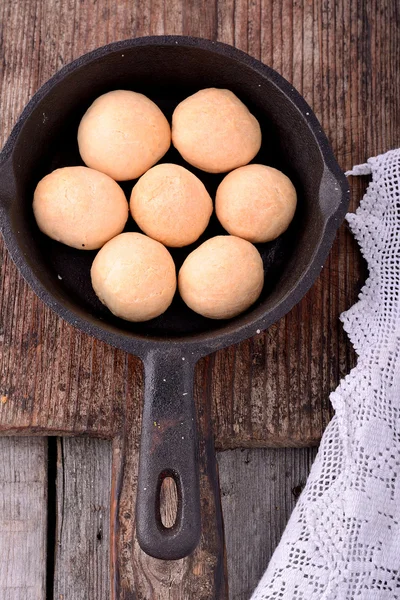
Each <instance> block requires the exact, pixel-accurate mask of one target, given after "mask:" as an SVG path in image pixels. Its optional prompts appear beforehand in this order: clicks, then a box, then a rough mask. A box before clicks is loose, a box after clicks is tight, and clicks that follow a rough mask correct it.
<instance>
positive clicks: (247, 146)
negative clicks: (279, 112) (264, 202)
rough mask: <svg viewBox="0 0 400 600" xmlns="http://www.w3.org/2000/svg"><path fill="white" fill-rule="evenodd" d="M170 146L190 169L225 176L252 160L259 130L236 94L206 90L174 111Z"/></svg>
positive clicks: (257, 149) (190, 97)
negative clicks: (225, 173)
mask: <svg viewBox="0 0 400 600" xmlns="http://www.w3.org/2000/svg"><path fill="white" fill-rule="evenodd" d="M172 142H173V144H174V146H175V148H177V150H178V151H179V152H180V153H181V155H182V156H183V158H184V159H185V160H186V161H187V162H188V163H190V164H191V165H193V166H195V167H197V168H199V169H202V170H203V171H208V172H209V173H224V172H226V171H230V170H232V169H236V167H240V166H242V165H246V164H247V163H248V162H250V161H251V160H252V158H254V157H255V155H256V154H257V152H258V151H259V149H260V146H261V129H260V125H259V123H258V121H257V119H256V118H255V117H254V116H253V115H252V114H251V113H250V112H249V110H248V109H247V108H246V106H245V105H244V104H243V102H241V101H240V100H239V98H238V97H237V96H235V94H233V93H232V92H230V91H229V90H221V89H217V88H207V89H205V90H200V91H199V92H197V93H196V94H193V96H189V98H186V100H183V102H181V103H180V104H178V106H177V107H176V109H175V111H174V114H173V116H172Z"/></svg>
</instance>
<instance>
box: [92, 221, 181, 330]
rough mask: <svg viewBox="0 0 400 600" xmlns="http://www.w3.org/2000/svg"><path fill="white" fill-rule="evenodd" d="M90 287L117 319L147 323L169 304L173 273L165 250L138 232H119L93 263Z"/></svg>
mask: <svg viewBox="0 0 400 600" xmlns="http://www.w3.org/2000/svg"><path fill="white" fill-rule="evenodd" d="M91 277H92V285H93V289H94V291H95V292H96V294H97V296H98V297H99V298H100V300H101V301H102V302H103V304H105V305H106V306H107V307H108V308H109V309H110V311H111V312H112V313H113V314H114V315H116V316H117V317H121V318H122V319H126V320H127V321H137V322H138V321H147V320H148V319H153V318H155V317H158V316H159V315H161V314H162V313H163V312H165V311H166V310H167V308H168V306H169V305H170V304H171V302H172V299H173V297H174V294H175V290H176V271H175V264H174V261H173V260H172V256H171V255H170V253H169V252H168V250H167V249H166V248H165V246H163V245H162V244H160V243H159V242H156V241H155V240H152V239H151V238H149V237H147V236H145V235H142V234H141V233H122V234H121V235H118V236H117V237H115V238H114V239H112V240H110V241H109V242H108V243H107V244H106V245H105V246H103V248H102V249H101V250H100V252H99V253H98V254H97V256H96V258H95V259H94V261H93V265H92V269H91Z"/></svg>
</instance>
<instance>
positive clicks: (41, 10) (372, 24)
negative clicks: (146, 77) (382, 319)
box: [0, 0, 400, 598]
mask: <svg viewBox="0 0 400 600" xmlns="http://www.w3.org/2000/svg"><path fill="white" fill-rule="evenodd" d="M0 23H1V27H2V30H1V36H0V44H1V46H0V55H1V59H2V62H1V65H2V70H1V74H0V86H1V89H0V111H1V112H0V114H1V115H2V124H3V127H2V129H1V131H0V136H2V141H4V140H5V138H6V137H7V135H8V134H9V132H10V130H11V126H12V124H13V122H14V121H15V119H16V117H17V115H18V114H19V112H20V111H21V109H22V107H23V106H24V104H25V103H26V101H27V100H28V98H29V97H30V95H31V94H32V93H33V92H34V91H35V90H36V89H37V88H38V87H39V86H40V85H41V84H42V83H43V82H44V81H45V80H46V79H47V78H48V77H50V76H51V75H52V74H53V73H54V72H55V71H56V70H57V69H59V68H60V67H61V66H62V65H63V64H65V63H66V62H69V61H70V60H72V59H73V58H76V57H77V56H79V55H80V54H82V53H83V52H86V51H88V50H91V49H93V48H95V47H97V46H99V45H102V44H104V43H106V42H109V41H112V40H117V39H123V38H127V37H132V36H137V35H146V34H159V33H178V34H179V33H185V34H192V35H203V36H205V37H209V38H211V39H216V38H217V39H220V40H221V41H224V42H227V43H232V44H234V45H236V46H237V47H239V48H242V49H243V50H245V51H248V52H249V53H251V54H252V55H254V56H256V57H257V58H261V60H263V61H264V62H266V63H268V64H270V65H271V66H272V67H274V68H275V69H277V70H278V71H279V72H280V73H282V74H283V75H284V76H285V77H286V78H287V79H288V80H289V81H292V82H293V84H294V85H295V86H296V87H297V88H298V89H299V91H300V92H301V93H303V95H304V96H305V98H306V100H308V102H309V103H310V104H311V106H312V107H313V108H314V110H315V112H316V114H317V116H318V117H319V119H320V121H321V123H322V126H323V128H324V129H325V131H326V133H327V135H328V137H329V139H330V141H331V143H332V145H333V148H334V150H335V152H336V155H337V157H338V160H339V163H340V164H341V166H342V167H343V168H344V169H347V168H349V167H351V166H352V165H353V164H354V163H359V162H364V161H365V159H366V158H367V157H368V156H371V155H374V154H377V153H379V152H383V151H385V150H387V149H389V148H390V147H393V146H396V145H398V143H399V140H398V131H399V125H400V108H399V104H398V98H399V95H400V94H399V92H400V71H399V69H398V56H399V42H400V31H399V29H400V20H399V6H398V3H397V1H396V0H381V1H380V0H366V1H365V2H357V3H352V2H350V1H349V0H318V1H315V2H314V1H312V0H303V1H302V2H297V1H296V2H292V1H290V0H283V1H282V2H273V0H217V1H216V2H206V1H204V2H196V1H195V0H172V1H171V2H167V1H166V0H152V1H149V0H137V1H136V2H131V0H119V2H117V3H116V2H111V1H110V0H97V1H96V0H94V1H87V2H78V1H74V0H68V1H67V0H65V1H62V2H60V1H56V0H44V1H39V0H17V1H13V2H11V0H3V2H2V3H0ZM364 185H365V182H359V181H358V180H355V181H354V182H352V191H353V194H352V198H353V200H352V208H354V207H355V205H356V203H357V201H358V199H359V198H360V196H361V192H362V190H363V187H364ZM0 260H1V280H0V285H1V294H0V314H1V324H0V394H1V395H4V396H6V397H7V402H5V403H0V430H1V432H2V433H5V434H11V433H13V432H16V433H20V434H29V433H36V434H41V433H43V432H51V433H57V432H63V433H69V434H74V435H80V434H82V435H83V434H91V435H99V436H102V437H108V438H111V437H113V436H114V435H116V433H117V432H121V431H122V424H123V422H124V414H125V411H126V407H128V406H129V407H130V412H129V419H131V420H132V423H131V424H130V431H131V432H132V433H133V434H134V436H137V434H138V431H139V423H140V406H141V390H142V385H141V381H142V369H141V364H140V362H139V361H138V360H135V359H133V358H127V357H126V356H125V355H124V354H123V353H122V352H120V351H116V350H114V349H112V348H110V347H107V346H105V345H104V344H102V343H100V342H97V341H95V340H92V339H90V338H88V337H87V336H84V335H83V334H80V333H79V332H77V331H75V330H74V329H73V328H71V327H70V326H69V325H67V324H65V323H63V322H62V321H61V320H60V319H59V318H58V317H56V316H55V315H53V314H52V313H51V311H50V310H49V309H47V308H45V307H44V306H43V305H42V304H41V303H40V302H39V301H38V300H37V299H36V298H35V296H34V295H33V293H32V292H31V291H30V290H29V289H28V288H27V286H26V284H25V283H24V282H23V281H22V279H21V278H20V277H19V275H18V274H17V272H16V269H15V267H14V265H13V264H12V263H11V261H10V259H9V257H8V255H7V253H6V251H5V249H4V247H3V245H1V247H0ZM364 275H365V273H364V271H363V269H362V265H361V262H360V258H359V255H358V251H357V249H356V245H355V243H354V241H353V239H352V237H351V235H350V234H349V233H348V231H347V228H346V226H343V227H342V228H341V230H340V231H339V234H338V236H337V239H336V242H335V245H334V247H333V249H332V252H331V254H330V257H329V259H328V261H327V263H326V265H325V267H324V270H323V272H322V274H321V276H320V277H319V279H318V280H317V281H316V283H315V285H314V286H313V288H312V289H311V290H310V292H309V293H308V294H307V295H306V296H305V298H304V299H303V301H302V302H301V303H300V304H299V305H298V306H296V307H295V308H294V309H293V310H292V311H291V313H290V314H289V315H287V316H286V317H285V318H284V319H282V320H281V321H280V322H279V323H277V324H276V325H274V326H273V327H271V328H270V329H269V330H268V331H267V332H265V333H262V334H261V335H259V336H257V337H255V338H253V339H252V340H249V341H247V342H243V343H242V344H240V345H239V346H237V347H234V348H230V349H226V350H223V351H220V352H218V353H216V354H215V355H214V356H212V357H210V358H208V359H206V360H204V361H202V362H201V363H200V364H199V366H198V372H197V380H196V381H197V390H198V391H197V396H198V398H204V399H207V400H210V399H212V417H213V421H214V431H215V434H216V444H217V446H218V447H219V448H232V447H237V446H249V447H250V446H266V445H309V444H315V443H316V442H317V441H318V439H319V438H320V436H321V433H322V431H323V429H324V427H325V425H326V423H327V422H328V420H329V418H330V416H331V412H330V405H329V401H328V396H329V391H330V390H332V389H333V388H334V387H335V386H336V385H337V382H338V380H339V378H340V377H341V376H342V375H343V374H345V373H346V372H348V370H349V369H350V368H351V367H352V366H353V365H354V362H355V355H354V352H353V351H352V349H351V348H350V346H349V344H348V343H347V341H346V338H345V335H344V333H343V331H342V329H341V326H340V325H339V322H338V316H339V314H340V312H342V311H343V310H345V309H346V308H347V307H349V306H350V305H351V304H352V303H353V302H354V300H355V298H356V295H357V292H358V290H359V288H360V285H361V282H362V280H363V278H364ZM132 386H134V388H135V389H134V391H133V389H132ZM205 406H206V407H207V406H208V405H207V402H205ZM205 410H206V412H207V411H208V409H205ZM207 439H208V442H207V444H208V445H207V451H208V456H211V454H210V452H211V449H210V444H211V442H210V437H208V438H207ZM71 443H72V444H73V442H71ZM128 443H129V445H127V441H126V438H124V439H123V438H121V435H119V437H118V438H117V442H116V444H115V445H114V469H117V468H119V469H120V471H119V472H120V473H121V475H120V477H121V478H122V479H121V481H122V483H123V485H122V488H121V489H122V496H121V499H122V504H121V505H120V508H121V510H122V507H124V508H125V504H126V505H128V504H129V503H130V502H131V500H132V498H133V497H134V485H135V471H134V467H135V464H136V463H135V461H136V459H137V454H136V453H135V452H136V450H135V448H136V444H137V438H136V437H130V438H129V439H128ZM121 447H125V448H130V449H131V450H132V452H131V454H130V455H129V456H128V461H127V462H125V463H124V464H125V465H129V466H132V470H131V471H130V474H129V478H130V479H129V480H127V479H126V478H124V475H125V471H123V470H121V469H122V466H121V464H120V463H119V461H118V452H120V449H121ZM116 453H117V454H116ZM203 457H204V458H203V460H205V463H204V465H205V468H206V469H207V453H205V454H203ZM87 460H88V461H89V462H91V461H94V463H95V461H96V460H97V459H96V456H95V455H93V456H92V455H91V454H90V455H89V456H88V457H87ZM94 463H93V464H94ZM211 475H212V474H211ZM208 481H210V479H209V480H208ZM124 503H125V504H124ZM203 504H204V498H203ZM206 504H207V502H206ZM115 507H116V504H115V503H114V509H113V510H114V513H113V514H114V517H115V519H114V521H113V523H114V524H116V523H117V524H118V526H119V527H120V528H121V529H120V531H121V535H122V537H121V538H118V539H119V542H121V540H122V543H123V546H122V550H123V551H124V552H126V556H128V555H129V553H130V552H134V549H132V547H130V546H129V543H131V544H132V536H133V527H134V524H133V523H132V516H130V517H128V516H127V514H128V513H129V510H132V505H131V504H129V509H128V508H127V509H126V514H125V513H122V512H120V511H119V510H118V511H117V509H116V508H115ZM206 508H207V506H206ZM203 510H204V509H203ZM210 510H211V511H212V510H214V509H213V508H212V507H211V509H210ZM217 512H218V511H217ZM130 515H132V512H131V513H130ZM213 518H214V519H216V520H217V521H218V515H217V513H216V512H215V510H214V513H213ZM214 522H215V521H214ZM210 523H211V522H210ZM211 524H212V523H211ZM124 536H125V537H124ZM119 542H118V543H119ZM214 542H215V540H214V541H212V544H213V543H214ZM120 549H121V548H120ZM135 556H136V555H135ZM135 560H138V559H137V556H136V558H135ZM205 563H206V561H204V560H203V562H201V564H202V565H203V567H204V564H205ZM135 564H136V565H137V569H138V572H139V574H138V575H137V574H136V572H135V574H134V573H133V571H132V565H131V563H129V560H128V559H127V560H125V563H123V565H122V571H121V573H120V577H121V580H120V581H121V582H123V585H124V586H125V591H124V594H125V598H133V597H134V596H133V594H134V592H133V589H134V585H136V588H137V587H138V586H139V589H140V585H142V583H143V586H146V585H149V586H150V587H148V588H146V587H143V588H142V590H145V591H139V596H138V597H140V594H142V597H143V598H144V597H152V596H153V597H160V598H161V597H163V595H164V596H165V597H170V598H174V597H182V598H184V597H185V596H184V593H183V592H182V586H186V588H185V590H186V591H185V593H187V590H191V589H192V588H191V586H192V585H194V584H192V583H190V581H191V580H190V577H189V576H188V574H189V568H188V567H187V565H186V566H184V567H183V571H184V572H185V578H184V579H183V580H182V586H181V587H179V585H177V586H176V587H175V588H174V592H173V593H172V592H169V591H168V590H169V589H170V587H171V581H173V580H174V577H176V573H175V571H174V570H172V571H169V570H168V569H169V566H168V564H167V565H164V566H163V567H162V574H161V575H160V574H159V573H158V570H157V569H156V568H155V566H151V565H149V564H147V563H142V564H141V565H140V567H139V564H140V561H139V562H137V563H135ZM120 566H121V565H120ZM203 567H196V568H193V569H192V571H191V576H193V578H195V577H197V576H198V569H200V574H201V577H203V576H204V577H203V579H202V581H203V582H204V581H206V580H207V578H208V580H209V578H210V576H211V573H213V570H212V569H210V570H209V571H208V572H207V573H204V572H203V571H202V570H201V569H202V568H203ZM152 569H154V570H155V573H156V574H155V575H154V576H153V575H152V576H151V583H150V584H148V583H147V582H146V572H152ZM185 569H187V570H186V571H185ZM114 572H115V569H114ZM135 577H136V581H135ZM177 577H178V579H177V581H180V580H179V577H180V575H178V576H177ZM182 578H183V576H182ZM157 579H158V582H161V583H156V584H155V586H156V587H153V589H152V587H151V586H152V585H154V583H153V582H155V581H157ZM141 582H142V583H141ZM214 583H215V582H212V585H214ZM204 585H206V584H204ZM207 585H208V584H207ZM214 589H215V588H214ZM149 590H150V591H149ZM160 590H162V591H160ZM125 592H126V593H125ZM143 594H146V595H145V596H143ZM148 594H150V596H148ZM157 594H159V596H157ZM168 594H169V595H168ZM179 594H181V596H179ZM186 597H187V596H186Z"/></svg>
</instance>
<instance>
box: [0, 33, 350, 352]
mask: <svg viewBox="0 0 400 600" xmlns="http://www.w3.org/2000/svg"><path fill="white" fill-rule="evenodd" d="M143 45H150V46H151V45H157V46H162V45H165V46H171V45H179V46H184V47H185V46H186V47H196V48H199V49H204V50H207V51H212V52H215V53H219V54H222V55H225V56H228V57H230V58H232V59H235V60H237V61H238V62H241V63H243V64H245V65H247V66H249V67H250V68H252V69H253V70H255V71H257V72H259V73H260V74H261V75H263V76H264V77H265V76H266V77H267V78H268V79H269V80H270V81H271V82H272V83H273V84H274V85H275V86H277V87H278V88H279V89H280V91H281V92H282V93H283V94H284V95H285V96H286V97H287V98H288V100H289V101H290V102H291V103H292V104H293V105H294V106H295V108H296V109H297V111H298V113H299V118H303V119H305V120H306V123H307V126H308V127H309V129H310V131H311V133H312V134H313V136H314V138H315V140H316V142H317V144H318V147H319V149H320V151H321V155H322V159H323V162H324V165H325V170H324V173H323V175H322V178H321V184H320V195H321V194H322V192H323V187H324V186H328V185H329V193H331V194H334V195H336V196H337V201H336V202H334V203H333V204H334V206H335V209H334V210H333V212H332V213H331V214H328V215H327V216H326V219H325V223H324V227H323V228H322V230H321V235H320V238H319V242H318V244H317V246H316V250H315V252H314V254H313V256H312V258H311V259H310V261H309V263H308V265H307V267H306V269H304V271H303V273H302V274H300V275H299V278H298V281H297V283H296V284H295V285H294V286H292V289H291V290H290V291H289V292H288V293H287V294H286V295H285V297H284V298H282V299H281V300H280V301H279V303H277V304H276V305H275V306H274V307H273V308H272V309H269V310H267V311H265V312H264V313H262V314H261V315H257V316H255V317H254V318H251V313H250V314H249V315H247V318H246V321H245V322H243V323H240V321H239V322H237V321H235V322H232V321H228V322H227V324H226V326H225V327H223V328H221V329H219V330H218V331H216V332H207V333H201V334H196V335H192V336H187V337H175V338H168V339H164V338H157V337H154V336H152V337H150V336H149V337H146V336H143V335H135V334H134V333H131V332H126V333H124V332H123V331H118V332H116V331H115V330H114V328H113V327H112V326H108V325H107V324H106V323H104V322H103V321H101V320H99V319H96V318H93V319H92V320H90V319H89V318H88V317H86V316H85V314H84V311H83V310H82V311H79V310H72V309H70V308H68V307H66V306H65V305H64V304H63V302H62V301H59V300H58V299H56V298H55V297H54V296H53V294H51V293H50V292H49V291H47V289H46V288H45V287H44V285H43V284H42V283H41V282H40V281H39V280H38V279H37V277H36V275H35V274H34V272H33V271H32V269H31V268H30V266H29V265H28V263H27V261H26V259H25V257H24V255H23V253H22V251H21V249H20V247H19V244H18V239H17V235H16V232H14V231H13V230H12V228H11V227H10V224H9V222H8V219H7V215H6V214H4V208H3V207H0V210H1V211H2V212H3V214H2V215H1V217H2V218H1V229H2V233H3V236H4V239H5V242H6V245H7V248H8V250H9V252H10V255H11V258H12V259H13V261H14V262H15V264H16V265H17V267H18V269H19V270H20V272H21V274H22V276H23V277H24V279H25V280H26V281H27V283H28V284H29V285H30V286H31V287H32V289H33V290H34V292H35V293H36V294H37V296H38V297H39V298H40V299H41V300H42V301H43V302H45V304H47V305H48V306H49V307H50V308H51V309H52V310H54V311H55V312H56V313H57V314H58V315H59V316H61V317H62V318H63V319H65V320H66V321H67V322H69V323H70V324H71V325H73V326H75V327H78V328H79V329H81V330H82V331H84V332H86V333H88V334H89V335H92V336H94V337H96V338H98V339H100V340H102V341H104V342H106V343H109V344H111V345H112V346H115V347H117V348H120V349H123V350H126V351H127V352H129V353H131V354H135V355H137V356H139V357H141V358H144V357H145V356H146V355H148V354H149V353H151V352H153V351H154V350H155V346H154V344H157V351H158V350H159V351H162V352H168V351H171V350H173V351H174V352H176V350H177V349H179V350H180V351H181V353H182V358H186V359H187V360H193V361H196V360H198V358H199V357H201V356H205V355H207V354H209V353H211V352H213V351H216V350H218V349H220V348H223V347H226V346H230V345H231V344H234V343H237V342H240V341H242V340H244V339H247V338H249V337H252V336H253V335H255V334H257V333H259V332H260V331H262V330H265V329H267V328H268V327H269V326H271V325H272V324H273V323H275V322H276V321H278V320H279V319H280V318H281V317H283V316H284V315H285V314H286V313H288V312H289V311H290V310H291V308H293V306H294V305H295V304H297V303H298V302H299V301H300V299H301V298H302V297H303V296H304V294H305V293H306V292H307V291H308V290H309V289H310V287H311V286H312V284H313V283H314V281H315V279H316V277H317V276H318V274H319V272H320V271H321V269H322V267H323V264H324V262H325V260H326V258H327V256H328V253H329V250H330V248H331V246H332V243H333V240H334V238H335V235H336V232H337V229H338V227H339V225H340V224H341V222H342V220H343V218H344V216H345V214H346V212H347V208H348V203H349V188H348V184H347V180H346V178H345V176H344V174H343V172H342V170H341V169H340V168H339V166H338V164H337V162H336V159H335V157H334V155H333V151H332V150H331V147H330V145H329V142H328V139H327V137H326V136H325V134H324V132H323V131H322V128H321V125H320V123H319V121H318V119H317V117H316V116H315V115H314V113H313V111H312V109H311V108H310V106H309V105H308V104H307V102H306V101H305V100H304V98H303V97H302V96H301V95H300V94H299V92H297V91H296V89H295V88H294V87H293V86H292V85H291V84H290V83H289V82H288V81H287V80H286V79H284V78H283V77H282V76H281V75H279V74H278V73H277V72H276V71H274V70H273V69H272V68H271V67H268V66H267V65H264V64H263V63H261V62H260V61H258V60H257V59H255V58H253V57H251V56H249V55H248V54H246V53H245V52H243V51H241V50H238V49H237V48H234V47H233V46H230V45H227V44H224V43H221V42H214V41H211V40H207V39H203V38H196V37H188V36H146V37H140V38H133V39H127V40H123V41H119V42H113V43H111V44H107V45H105V46H102V47H100V48H97V49H96V50H93V51H91V52H89V53H87V54H84V55H83V56H81V57H79V58H77V59H76V60H74V61H72V62H71V63H69V64H67V65H65V66H64V67H63V68H62V69H61V70H60V71H58V72H57V73H56V74H55V75H54V76H53V77H51V78H50V79H49V80H48V81H47V82H46V83H44V84H43V85H42V87H41V88H40V89H39V90H38V91H37V92H36V93H35V94H34V96H33V97H32V98H31V100H30V101H29V102H28V104H27V105H26V107H25V109H24V110H23V112H22V114H21V116H20V117H19V119H18V121H17V123H16V125H15V126H14V128H13V130H12V132H11V134H10V137H9V138H8V140H7V142H6V144H5V146H4V148H3V150H2V153H1V154H0V174H1V176H6V177H8V178H10V179H13V178H14V174H13V167H12V154H13V149H14V146H15V144H16V141H17V138H18V136H19V134H20V132H21V130H22V128H23V125H24V124H25V122H26V121H27V120H28V119H29V117H30V115H31V114H32V112H33V110H34V109H35V108H36V106H37V105H38V104H39V103H40V102H41V100H42V99H43V98H44V97H45V96H46V95H47V94H48V93H49V92H50V91H51V90H52V89H53V87H54V86H56V85H57V84H58V83H59V82H61V81H62V80H63V79H64V78H65V77H66V76H67V75H69V74H70V73H72V72H73V71H75V70H77V69H80V68H84V67H85V66H86V65H88V64H89V63H91V62H92V61H96V60H98V59H100V58H102V57H103V56H105V55H107V54H111V53H114V52H119V51H122V50H125V49H127V48H131V47H134V46H143ZM332 182H334V183H335V186H334V187H333V186H332Z"/></svg>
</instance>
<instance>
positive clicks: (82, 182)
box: [33, 167, 128, 250]
mask: <svg viewBox="0 0 400 600" xmlns="http://www.w3.org/2000/svg"><path fill="white" fill-rule="evenodd" d="M33 212H34V215H35V218H36V222H37V224H38V226H39V229H40V230H41V231H43V233H45V234H46V235H48V236H49V237H51V238H53V239H54V240H57V241H58V242H62V243H63V244H66V245H67V246H72V247H73V248H79V249H81V250H94V249H97V248H101V246H103V244H105V243H106V242H107V241H108V240H110V239H111V238H113V237H114V236H116V235H118V234H119V233H121V231H122V230H123V229H124V227H125V223H126V221H127V219H128V203H127V201H126V198H125V194H124V192H123V191H122V189H121V188H120V186H119V185H118V184H117V183H116V182H115V181H114V180H113V179H111V177H108V175H105V174H104V173H100V172H99V171H95V170H93V169H88V168H87V167H64V168H62V169H57V170H56V171H53V172H52V173H50V174H49V175H46V177H44V178H43V179H42V180H41V181H39V183H38V185H37V187H36V190H35V193H34V197H33Z"/></svg>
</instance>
